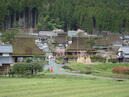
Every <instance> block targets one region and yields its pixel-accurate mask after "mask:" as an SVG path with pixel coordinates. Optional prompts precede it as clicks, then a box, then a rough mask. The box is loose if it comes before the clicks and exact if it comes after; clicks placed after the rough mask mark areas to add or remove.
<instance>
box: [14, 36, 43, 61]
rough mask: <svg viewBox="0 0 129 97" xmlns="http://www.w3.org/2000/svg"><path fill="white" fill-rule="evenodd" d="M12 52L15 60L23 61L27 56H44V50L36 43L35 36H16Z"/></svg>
mask: <svg viewBox="0 0 129 97" xmlns="http://www.w3.org/2000/svg"><path fill="white" fill-rule="evenodd" d="M13 49H14V52H13V54H12V56H13V58H14V60H15V62H23V61H25V60H26V59H27V58H32V57H34V56H42V55H43V54H44V52H43V51H42V50H41V49H40V48H39V47H38V46H37V45H36V44H35V38H16V40H15V42H14V43H13Z"/></svg>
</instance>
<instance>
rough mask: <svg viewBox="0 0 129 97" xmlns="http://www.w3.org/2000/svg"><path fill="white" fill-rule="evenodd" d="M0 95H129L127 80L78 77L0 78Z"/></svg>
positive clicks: (30, 96) (27, 96) (72, 96)
mask: <svg viewBox="0 0 129 97" xmlns="http://www.w3.org/2000/svg"><path fill="white" fill-rule="evenodd" d="M0 97H129V82H128V81H121V82H119V81H112V80H102V79H87V78H80V79H79V78H78V77H75V78H1V79H0Z"/></svg>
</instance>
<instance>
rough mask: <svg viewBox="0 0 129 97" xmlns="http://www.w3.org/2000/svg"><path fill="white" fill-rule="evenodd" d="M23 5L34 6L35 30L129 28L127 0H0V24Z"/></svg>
mask: <svg viewBox="0 0 129 97" xmlns="http://www.w3.org/2000/svg"><path fill="white" fill-rule="evenodd" d="M26 8H29V9H31V8H36V9H38V14H39V15H38V16H39V18H38V25H37V28H38V29H39V30H51V29H53V28H63V29H65V30H69V29H77V28H81V29H84V30H86V31H87V32H89V33H92V32H102V31H111V32H128V31H129V28H128V26H129V22H128V21H129V17H128V15H129V12H128V9H129V8H128V0H123V1H122V0H76V1H75V0H28V1H27V2H26V0H1V3H0V24H1V25H2V24H3V22H4V20H5V19H6V17H7V16H9V15H11V14H12V12H16V13H20V12H22V11H23V10H25V9H26Z"/></svg>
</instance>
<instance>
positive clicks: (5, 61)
mask: <svg viewBox="0 0 129 97" xmlns="http://www.w3.org/2000/svg"><path fill="white" fill-rule="evenodd" d="M12 54H13V47H12V45H0V72H9V70H10V66H11V64H13V63H14V60H13V57H12Z"/></svg>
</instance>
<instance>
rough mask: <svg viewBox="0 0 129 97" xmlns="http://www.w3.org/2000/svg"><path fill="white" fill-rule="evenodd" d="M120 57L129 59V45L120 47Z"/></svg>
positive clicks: (125, 59) (124, 59)
mask: <svg viewBox="0 0 129 97" xmlns="http://www.w3.org/2000/svg"><path fill="white" fill-rule="evenodd" d="M118 58H121V59H123V60H122V61H129V46H122V47H120V48H119V49H118Z"/></svg>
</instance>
